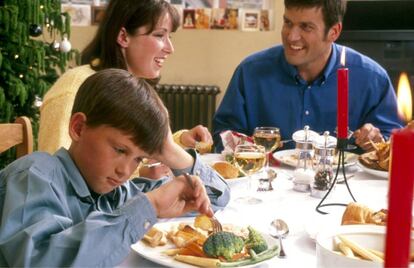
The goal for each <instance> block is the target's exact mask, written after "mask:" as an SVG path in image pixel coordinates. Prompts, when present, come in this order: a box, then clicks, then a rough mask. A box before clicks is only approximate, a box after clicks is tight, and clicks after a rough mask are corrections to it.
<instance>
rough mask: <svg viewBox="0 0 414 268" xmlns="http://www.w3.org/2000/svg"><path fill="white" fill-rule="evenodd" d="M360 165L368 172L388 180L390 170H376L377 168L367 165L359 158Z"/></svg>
mask: <svg viewBox="0 0 414 268" xmlns="http://www.w3.org/2000/svg"><path fill="white" fill-rule="evenodd" d="M358 166H359V167H360V168H361V169H362V170H363V171H365V172H366V173H368V174H371V175H374V176H376V177H378V178H381V179H386V180H387V179H388V176H389V174H388V171H382V170H376V169H372V168H369V167H366V166H364V165H363V164H362V163H361V162H359V160H358Z"/></svg>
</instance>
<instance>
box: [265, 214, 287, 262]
mask: <svg viewBox="0 0 414 268" xmlns="http://www.w3.org/2000/svg"><path fill="white" fill-rule="evenodd" d="M269 232H270V235H271V236H273V237H275V238H277V239H279V244H280V252H279V258H284V257H286V254H285V250H284V249H283V244H282V239H283V238H285V237H286V236H287V235H288V233H289V227H288V225H287V223H286V222H285V221H283V220H281V219H276V220H273V221H272V222H271V223H270V231H269Z"/></svg>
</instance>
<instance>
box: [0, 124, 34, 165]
mask: <svg viewBox="0 0 414 268" xmlns="http://www.w3.org/2000/svg"><path fill="white" fill-rule="evenodd" d="M13 146H16V157H17V158H19V157H21V156H23V155H26V154H30V153H31V152H33V132H32V124H31V122H30V119H29V118H27V117H25V116H21V117H18V118H16V121H15V123H5V124H0V153H2V152H4V151H6V150H8V149H10V148H11V147H13Z"/></svg>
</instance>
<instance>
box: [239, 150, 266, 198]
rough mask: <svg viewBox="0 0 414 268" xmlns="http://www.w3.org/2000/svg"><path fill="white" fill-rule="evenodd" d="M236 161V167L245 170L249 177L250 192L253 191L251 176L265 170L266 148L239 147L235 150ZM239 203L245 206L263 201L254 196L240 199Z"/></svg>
mask: <svg viewBox="0 0 414 268" xmlns="http://www.w3.org/2000/svg"><path fill="white" fill-rule="evenodd" d="M234 159H235V163H236V166H237V167H238V168H240V169H241V170H243V171H244V172H245V173H246V174H247V177H248V181H249V186H248V189H249V192H251V191H252V188H253V187H252V181H251V175H252V174H253V173H255V172H257V171H259V170H260V169H261V168H263V166H264V163H265V159H266V155H265V148H264V147H263V146H260V145H257V144H241V145H237V146H236V148H235V150H234ZM237 201H239V202H241V203H245V204H258V203H260V202H262V200H261V199H259V198H257V197H253V196H246V197H240V198H238V199H237Z"/></svg>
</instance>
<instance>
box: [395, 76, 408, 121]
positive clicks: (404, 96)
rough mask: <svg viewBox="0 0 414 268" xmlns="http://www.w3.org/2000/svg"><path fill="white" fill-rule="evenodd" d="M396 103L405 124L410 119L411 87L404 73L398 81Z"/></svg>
mask: <svg viewBox="0 0 414 268" xmlns="http://www.w3.org/2000/svg"><path fill="white" fill-rule="evenodd" d="M397 102H398V113H399V115H400V117H401V118H402V119H403V120H404V121H406V122H408V121H410V120H411V118H412V97H411V86H410V81H409V79H408V75H407V73H405V72H402V73H401V75H400V79H399V81H398V89H397Z"/></svg>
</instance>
